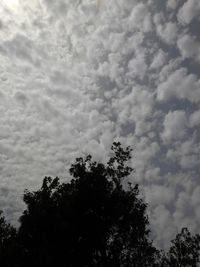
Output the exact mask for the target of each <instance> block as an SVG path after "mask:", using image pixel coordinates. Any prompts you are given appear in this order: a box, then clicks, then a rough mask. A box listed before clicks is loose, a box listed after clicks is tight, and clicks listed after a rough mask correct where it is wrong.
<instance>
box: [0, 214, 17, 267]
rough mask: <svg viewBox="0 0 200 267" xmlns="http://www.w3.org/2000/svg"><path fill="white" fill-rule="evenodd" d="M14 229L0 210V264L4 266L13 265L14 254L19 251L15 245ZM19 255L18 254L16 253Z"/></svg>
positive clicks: (14, 260) (15, 235)
mask: <svg viewBox="0 0 200 267" xmlns="http://www.w3.org/2000/svg"><path fill="white" fill-rule="evenodd" d="M16 238H17V232H16V229H15V228H14V227H13V226H11V225H10V224H9V223H6V221H5V218H4V216H3V213H2V211H0V264H1V266H4V267H13V266H14V265H15V263H16V255H17V253H18V252H19V248H18V245H17V240H16ZM18 256H19V254H18Z"/></svg>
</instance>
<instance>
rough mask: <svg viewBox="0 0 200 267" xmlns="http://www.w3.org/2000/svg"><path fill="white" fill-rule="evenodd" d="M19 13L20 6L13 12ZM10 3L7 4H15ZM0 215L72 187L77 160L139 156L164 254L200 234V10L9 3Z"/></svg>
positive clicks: (62, 0)
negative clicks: (62, 183) (122, 153)
mask: <svg viewBox="0 0 200 267" xmlns="http://www.w3.org/2000/svg"><path fill="white" fill-rule="evenodd" d="M12 2H14V1H12ZM8 3H9V1H8ZM0 14H1V16H0V17H1V21H0V60H1V66H0V82H1V87H0V111H1V117H0V127H1V131H0V170H1V172H0V191H1V194H0V208H1V209H3V210H4V211H5V212H6V214H7V216H8V218H9V219H10V220H11V221H12V222H16V220H17V218H18V216H19V215H20V213H21V211H22V209H23V203H22V194H23V190H24V188H31V189H34V188H38V187H39V186H40V185H41V179H42V178H43V177H44V176H45V175H51V176H57V175H58V176H60V177H62V178H63V179H64V180H66V179H67V177H68V174H67V166H69V165H70V163H71V162H72V160H73V159H74V158H75V157H76V156H77V155H84V154H85V153H91V154H92V155H94V157H95V158H96V159H97V160H105V158H106V157H107V155H108V151H109V147H110V145H111V144H112V142H113V141H114V140H119V141H120V142H122V144H123V145H130V146H132V147H133V148H134V157H133V160H132V162H131V164H132V165H133V167H134V168H135V169H136V174H135V177H134V181H135V182H139V183H140V184H141V186H142V191H143V194H144V197H145V198H146V199H147V201H148V202H149V216H150V221H151V225H152V229H153V233H154V236H155V238H156V243H157V244H158V245H159V246H163V247H166V246H168V242H169V240H170V239H171V238H172V237H173V236H174V234H175V233H176V232H177V231H178V230H179V229H180V228H181V227H183V226H187V227H189V228H190V230H191V231H193V232H199V228H200V223H199V222H200V210H199V204H200V203H199V199H200V179H199V178H200V177H199V173H200V172H199V171H200V170H199V155H200V143H199V141H200V139H199V136H200V135H199V129H200V128H199V124H200V111H199V107H200V73H199V64H200V63H199V62H200V56H199V54H200V50H199V47H200V36H199V32H198V30H197V28H198V27H197V25H199V19H200V5H199V1H198V0H187V1H182V0H168V1H161V0H155V1H151V0H149V1H141V0H140V1H139V0H138V1H137V0H109V1H105V0H99V1H95V0H58V1H50V0H34V1H31V2H30V1H28V0H18V1H17V0H16V4H15V5H13V6H12V5H11V4H6V1H3V2H2V3H1V4H0Z"/></svg>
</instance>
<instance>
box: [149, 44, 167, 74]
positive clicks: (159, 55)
mask: <svg viewBox="0 0 200 267" xmlns="http://www.w3.org/2000/svg"><path fill="white" fill-rule="evenodd" d="M166 60H167V53H165V52H164V51H163V50H162V49H159V51H158V52H156V53H155V55H154V58H153V61H152V63H151V65H150V68H152V69H159V68H161V67H162V66H163V65H164V64H165V62H166Z"/></svg>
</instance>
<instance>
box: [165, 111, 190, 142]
mask: <svg viewBox="0 0 200 267" xmlns="http://www.w3.org/2000/svg"><path fill="white" fill-rule="evenodd" d="M187 124H188V120H187V116H186V114H185V111H182V110H176V111H173V112H172V111H170V112H168V114H167V115H166V116H165V120H164V131H163V133H162V139H163V141H164V142H166V143H170V142H172V141H174V140H175V141H176V140H181V139H182V138H184V137H185V135H186V132H187Z"/></svg>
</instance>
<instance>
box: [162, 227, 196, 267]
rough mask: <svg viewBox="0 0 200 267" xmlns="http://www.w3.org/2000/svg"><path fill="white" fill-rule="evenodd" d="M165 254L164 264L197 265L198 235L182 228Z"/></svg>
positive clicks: (193, 266) (182, 266) (174, 266)
mask: <svg viewBox="0 0 200 267" xmlns="http://www.w3.org/2000/svg"><path fill="white" fill-rule="evenodd" d="M171 242H172V245H171V247H170V249H169V252H168V253H167V255H166V256H165V259H164V266H169V267H188V266H189V267H197V266H199V265H198V263H199V262H200V235H198V234H197V235H191V233H190V232H189V230H188V229H187V228H182V230H181V232H180V233H179V234H177V236H176V238H175V239H174V240H172V241H171Z"/></svg>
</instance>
